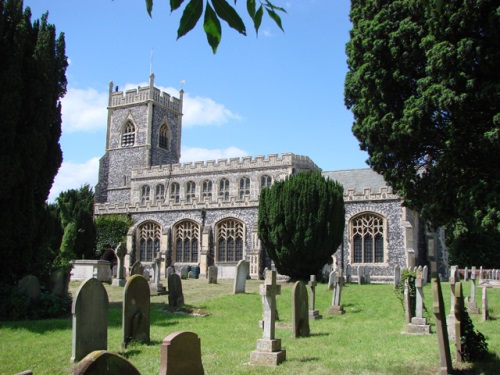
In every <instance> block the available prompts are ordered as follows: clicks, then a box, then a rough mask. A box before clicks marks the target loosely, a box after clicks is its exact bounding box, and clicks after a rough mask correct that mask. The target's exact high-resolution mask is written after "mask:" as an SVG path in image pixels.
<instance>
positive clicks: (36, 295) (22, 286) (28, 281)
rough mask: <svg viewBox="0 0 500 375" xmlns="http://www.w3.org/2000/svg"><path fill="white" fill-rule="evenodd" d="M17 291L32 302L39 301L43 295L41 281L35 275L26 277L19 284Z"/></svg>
mask: <svg viewBox="0 0 500 375" xmlns="http://www.w3.org/2000/svg"><path fill="white" fill-rule="evenodd" d="M17 291H18V292H19V293H21V294H24V295H26V296H28V297H29V299H30V300H32V301H38V300H39V299H40V296H41V295H42V290H41V289H40V281H39V280H38V278H37V277H36V276H34V275H26V276H24V277H23V278H22V279H21V280H19V283H18V284H17Z"/></svg>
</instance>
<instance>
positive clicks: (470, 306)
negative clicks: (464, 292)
mask: <svg viewBox="0 0 500 375" xmlns="http://www.w3.org/2000/svg"><path fill="white" fill-rule="evenodd" d="M467 311H468V312H469V314H479V312H480V310H479V308H478V307H477V304H476V267H472V270H471V273H470V299H469V301H468V303H467Z"/></svg>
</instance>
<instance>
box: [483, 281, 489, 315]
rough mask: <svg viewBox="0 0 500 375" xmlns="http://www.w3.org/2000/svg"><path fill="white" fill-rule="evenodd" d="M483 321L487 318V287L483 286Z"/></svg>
mask: <svg viewBox="0 0 500 375" xmlns="http://www.w3.org/2000/svg"><path fill="white" fill-rule="evenodd" d="M482 316H483V321H486V320H488V292H487V288H486V287H484V288H483V315H482Z"/></svg>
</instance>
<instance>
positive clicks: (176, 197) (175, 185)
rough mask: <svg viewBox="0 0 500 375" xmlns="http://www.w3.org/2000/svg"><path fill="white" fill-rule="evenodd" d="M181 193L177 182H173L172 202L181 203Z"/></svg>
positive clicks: (171, 189) (171, 186)
mask: <svg viewBox="0 0 500 375" xmlns="http://www.w3.org/2000/svg"><path fill="white" fill-rule="evenodd" d="M179 191H180V187H179V184H178V183H177V182H172V185H170V202H172V203H179V201H180V196H179Z"/></svg>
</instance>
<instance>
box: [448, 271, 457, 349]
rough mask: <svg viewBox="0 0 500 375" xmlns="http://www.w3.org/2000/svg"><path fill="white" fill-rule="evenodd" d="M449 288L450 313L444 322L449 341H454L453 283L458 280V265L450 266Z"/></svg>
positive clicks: (454, 302)
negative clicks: (446, 326)
mask: <svg viewBox="0 0 500 375" xmlns="http://www.w3.org/2000/svg"><path fill="white" fill-rule="evenodd" d="M449 280H450V289H451V293H450V295H451V303H450V306H451V308H450V314H449V315H448V316H447V317H446V324H447V325H448V338H449V340H450V341H452V342H453V341H455V304H456V297H455V285H456V283H457V282H460V277H459V276H458V266H451V268H450V279H449Z"/></svg>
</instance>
